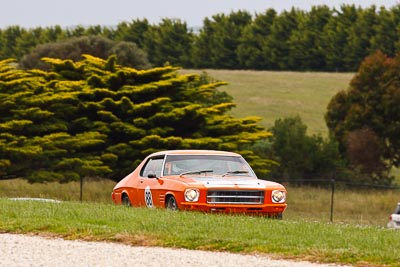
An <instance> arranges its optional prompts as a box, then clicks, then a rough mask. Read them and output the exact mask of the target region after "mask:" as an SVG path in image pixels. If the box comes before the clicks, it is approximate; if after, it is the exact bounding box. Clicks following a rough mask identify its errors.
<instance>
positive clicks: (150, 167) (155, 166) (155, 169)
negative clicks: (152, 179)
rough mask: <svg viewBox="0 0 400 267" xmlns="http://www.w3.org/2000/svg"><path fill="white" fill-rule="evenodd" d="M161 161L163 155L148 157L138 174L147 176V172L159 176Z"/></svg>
mask: <svg viewBox="0 0 400 267" xmlns="http://www.w3.org/2000/svg"><path fill="white" fill-rule="evenodd" d="M163 161H164V157H162V158H160V157H157V158H150V159H149V160H148V161H147V162H146V165H145V166H144V167H143V169H142V170H141V172H140V176H143V177H147V176H148V175H149V174H155V175H156V176H157V177H160V176H161V167H162V164H163Z"/></svg>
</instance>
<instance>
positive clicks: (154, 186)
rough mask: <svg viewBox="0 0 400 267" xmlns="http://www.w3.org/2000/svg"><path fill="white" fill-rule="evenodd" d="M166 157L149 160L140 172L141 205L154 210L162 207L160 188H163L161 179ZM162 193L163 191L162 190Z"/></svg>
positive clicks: (139, 190)
mask: <svg viewBox="0 0 400 267" xmlns="http://www.w3.org/2000/svg"><path fill="white" fill-rule="evenodd" d="M163 163H164V156H156V157H152V158H149V159H148V160H147V162H146V163H145V165H144V166H143V168H142V170H141V171H140V177H139V185H138V201H139V205H141V206H147V207H148V208H153V207H156V206H160V188H161V187H162V180H161V179H158V178H159V177H161V172H162V166H163ZM161 191H162V190H161Z"/></svg>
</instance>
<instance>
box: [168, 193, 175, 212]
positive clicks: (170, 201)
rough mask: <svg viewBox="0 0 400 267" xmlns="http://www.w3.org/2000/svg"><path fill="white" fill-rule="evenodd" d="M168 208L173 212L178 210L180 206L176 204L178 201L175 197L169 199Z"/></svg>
mask: <svg viewBox="0 0 400 267" xmlns="http://www.w3.org/2000/svg"><path fill="white" fill-rule="evenodd" d="M166 208H167V209H168V210H173V211H175V210H178V204H177V203H176V199H175V197H174V196H169V197H168V200H167V205H166Z"/></svg>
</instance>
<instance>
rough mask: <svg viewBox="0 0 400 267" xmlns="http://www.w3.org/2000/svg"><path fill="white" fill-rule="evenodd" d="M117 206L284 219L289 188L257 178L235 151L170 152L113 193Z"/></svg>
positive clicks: (148, 163) (147, 164)
mask: <svg viewBox="0 0 400 267" xmlns="http://www.w3.org/2000/svg"><path fill="white" fill-rule="evenodd" d="M112 200H113V202H114V203H115V204H123V205H127V206H138V207H140V206H142V207H146V206H147V207H149V208H153V207H161V208H167V209H171V210H194V211H204V212H223V213H244V214H260V215H266V216H269V217H276V218H282V213H283V212H284V211H285V209H286V206H287V204H286V189H285V187H284V186H282V185H281V184H279V183H275V182H271V181H266V180H261V179H258V178H257V176H256V174H255V173H254V171H253V170H252V169H251V167H250V165H249V164H248V163H247V162H246V161H245V159H244V158H243V157H242V156H241V155H239V154H237V153H232V152H225V151H214V150H170V151H163V152H157V153H153V154H151V155H149V156H148V157H147V158H145V159H144V160H143V161H142V163H140V164H139V166H138V167H137V168H136V169H135V170H134V171H133V172H132V173H130V174H129V175H127V176H126V177H125V178H123V179H122V180H121V181H120V182H118V183H117V185H116V186H115V187H114V189H113V191H112Z"/></svg>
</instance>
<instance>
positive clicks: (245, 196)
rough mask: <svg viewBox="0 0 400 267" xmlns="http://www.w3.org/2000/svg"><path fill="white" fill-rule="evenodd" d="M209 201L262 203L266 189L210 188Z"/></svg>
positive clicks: (212, 202)
mask: <svg viewBox="0 0 400 267" xmlns="http://www.w3.org/2000/svg"><path fill="white" fill-rule="evenodd" d="M207 203H210V204H262V203H264V191H260V190H209V191H208V192H207Z"/></svg>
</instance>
